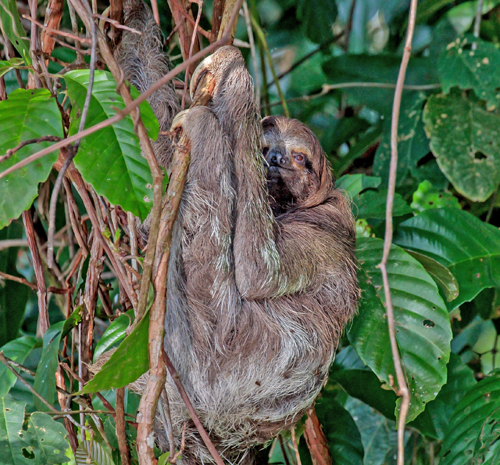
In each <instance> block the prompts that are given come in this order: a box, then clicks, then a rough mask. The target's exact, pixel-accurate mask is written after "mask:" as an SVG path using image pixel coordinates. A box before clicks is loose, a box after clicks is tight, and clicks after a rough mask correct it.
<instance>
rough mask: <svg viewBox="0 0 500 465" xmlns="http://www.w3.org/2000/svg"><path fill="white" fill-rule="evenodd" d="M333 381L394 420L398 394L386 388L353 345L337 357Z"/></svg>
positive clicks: (331, 374)
mask: <svg viewBox="0 0 500 465" xmlns="http://www.w3.org/2000/svg"><path fill="white" fill-rule="evenodd" d="M329 379H330V380H331V381H336V382H338V383H339V384H340V385H341V386H342V387H343V388H344V390H345V391H346V392H347V394H349V395H350V396H351V397H355V398H356V399H359V400H361V401H362V402H364V403H365V404H367V405H369V406H370V407H372V408H374V409H375V410H377V411H379V412H380V413H381V414H382V415H384V416H385V417H386V418H389V419H390V420H394V419H395V418H396V417H395V416H394V408H395V406H396V399H397V396H396V394H395V393H394V391H393V390H392V389H384V388H383V387H382V383H381V382H380V380H379V379H378V378H377V375H376V374H375V373H373V371H372V370H370V369H369V368H368V367H367V366H366V365H365V364H364V363H363V362H362V360H361V359H360V358H359V356H358V354H356V351H355V350H354V347H353V346H348V347H346V348H345V349H343V350H342V351H341V352H340V353H339V354H338V355H337V357H336V359H335V364H334V365H333V367H332V369H331V371H330V378H329Z"/></svg>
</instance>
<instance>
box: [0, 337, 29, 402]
mask: <svg viewBox="0 0 500 465" xmlns="http://www.w3.org/2000/svg"><path fill="white" fill-rule="evenodd" d="M36 344H38V340H37V339H36V338H34V337H31V336H23V337H20V338H18V339H14V340H13V341H10V342H7V344H5V345H4V346H3V347H1V348H0V351H2V352H3V354H4V355H5V356H6V357H8V358H10V359H11V360H14V362H17V363H21V364H22V363H24V361H25V360H26V357H27V356H28V355H29V354H30V353H31V351H32V350H33V348H34V347H35V345H36ZM16 380H17V378H16V377H15V376H14V374H13V373H11V371H10V370H9V369H8V368H7V367H6V366H5V365H4V364H3V363H1V364H0V397H5V396H6V395H7V394H8V393H9V391H10V389H11V388H12V386H14V384H16Z"/></svg>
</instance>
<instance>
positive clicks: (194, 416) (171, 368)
mask: <svg viewBox="0 0 500 465" xmlns="http://www.w3.org/2000/svg"><path fill="white" fill-rule="evenodd" d="M162 351H163V360H164V362H165V365H166V367H167V370H168V372H169V373H170V376H171V377H172V379H173V381H174V383H175V385H176V387H177V390H178V391H179V394H180V395H181V398H182V400H183V401H184V404H185V405H186V408H187V411H188V413H189V416H190V417H191V420H193V423H194V424H195V426H196V428H197V429H198V432H199V433H200V436H201V439H203V442H204V443H205V446H207V449H208V450H209V451H210V453H211V454H212V457H213V458H214V460H215V463H216V464H217V465H224V462H223V461H222V459H221V458H220V455H219V453H218V452H217V450H216V449H215V447H214V445H213V444H212V441H211V440H210V437H209V436H208V434H207V432H206V431H205V428H204V427H203V425H202V423H201V421H200V419H199V418H198V415H197V414H196V411H195V409H194V407H193V404H192V403H191V401H190V400H189V397H188V395H187V393H186V390H185V389H184V386H183V385H182V383H181V380H180V378H179V375H178V373H177V371H176V369H175V367H174V365H172V362H171V361H170V359H169V357H168V355H167V353H166V352H165V349H163V348H162Z"/></svg>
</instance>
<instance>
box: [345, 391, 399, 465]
mask: <svg viewBox="0 0 500 465" xmlns="http://www.w3.org/2000/svg"><path fill="white" fill-rule="evenodd" d="M345 408H346V409H347V410H348V412H349V413H350V414H351V416H352V418H353V419H354V421H355V422H356V425H357V426H358V430H359V432H360V434H361V440H362V441H363V447H364V449H365V457H364V463H363V465H393V464H395V463H396V461H395V460H394V457H395V456H397V432H396V424H395V422H394V421H392V420H388V419H387V418H385V417H384V416H383V415H381V414H380V413H378V412H376V411H375V410H373V409H372V408H370V407H369V406H368V405H366V404H364V403H363V402H361V401H359V400H358V399H354V398H352V397H351V398H348V399H347V402H346V404H345ZM405 436H406V437H407V436H408V433H407V434H406V435H405ZM405 439H406V438H405Z"/></svg>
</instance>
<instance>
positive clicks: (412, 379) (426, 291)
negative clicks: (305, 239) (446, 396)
mask: <svg viewBox="0 0 500 465" xmlns="http://www.w3.org/2000/svg"><path fill="white" fill-rule="evenodd" d="M382 249H383V242H382V241H381V240H380V239H372V238H369V239H364V238H362V239H360V240H359V241H358V250H357V256H358V260H359V262H360V265H361V270H360V273H359V281H360V286H361V289H362V298H361V302H360V308H359V314H358V316H357V317H356V318H355V319H354V321H353V324H352V328H351V330H350V331H349V334H348V337H349V340H350V341H351V344H352V345H353V346H354V347H355V349H356V352H357V353H358V354H359V356H360V357H361V360H363V362H364V363H365V364H366V365H368V366H369V367H370V368H371V369H372V370H373V371H374V372H375V373H376V375H377V376H378V377H379V379H381V380H383V381H384V382H385V383H387V384H390V378H391V377H392V379H394V380H395V379H396V375H395V371H394V363H393V359H392V353H391V349H390V341H389V332H388V328H387V319H386V310H385V297H384V291H383V285H382V274H381V272H380V269H379V268H378V264H379V263H380V261H381V258H382ZM387 272H388V276H389V283H390V286H391V295H392V301H393V305H394V313H395V315H394V317H395V323H396V339H397V344H398V348H399V352H400V355H401V360H402V363H403V365H404V369H405V373H406V376H407V381H408V387H409V390H410V395H411V397H410V409H409V412H408V418H407V420H408V421H411V420H413V419H414V418H416V417H417V416H418V415H419V414H420V413H421V412H422V411H423V410H424V408H425V405H426V404H427V403H428V402H430V401H431V400H432V399H434V398H435V397H436V396H437V395H438V393H439V390H440V389H441V387H442V386H443V384H444V383H445V382H446V364H447V363H448V360H449V357H450V341H451V337H452V334H451V328H450V322H449V319H448V312H447V311H446V307H445V305H444V303H443V300H442V298H441V296H440V295H439V292H438V289H437V286H436V284H435V282H434V281H433V280H432V278H431V277H430V276H429V275H428V274H427V272H426V271H425V270H424V268H423V267H422V265H421V264H420V263H419V262H417V261H416V260H415V259H414V258H412V257H411V256H410V255H408V254H407V253H406V252H405V251H404V250H402V249H400V248H399V247H397V246H392V247H391V252H390V255H389V260H388V263H387ZM398 404H399V401H398ZM397 410H399V409H397ZM397 413H398V411H396V414H397Z"/></svg>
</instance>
